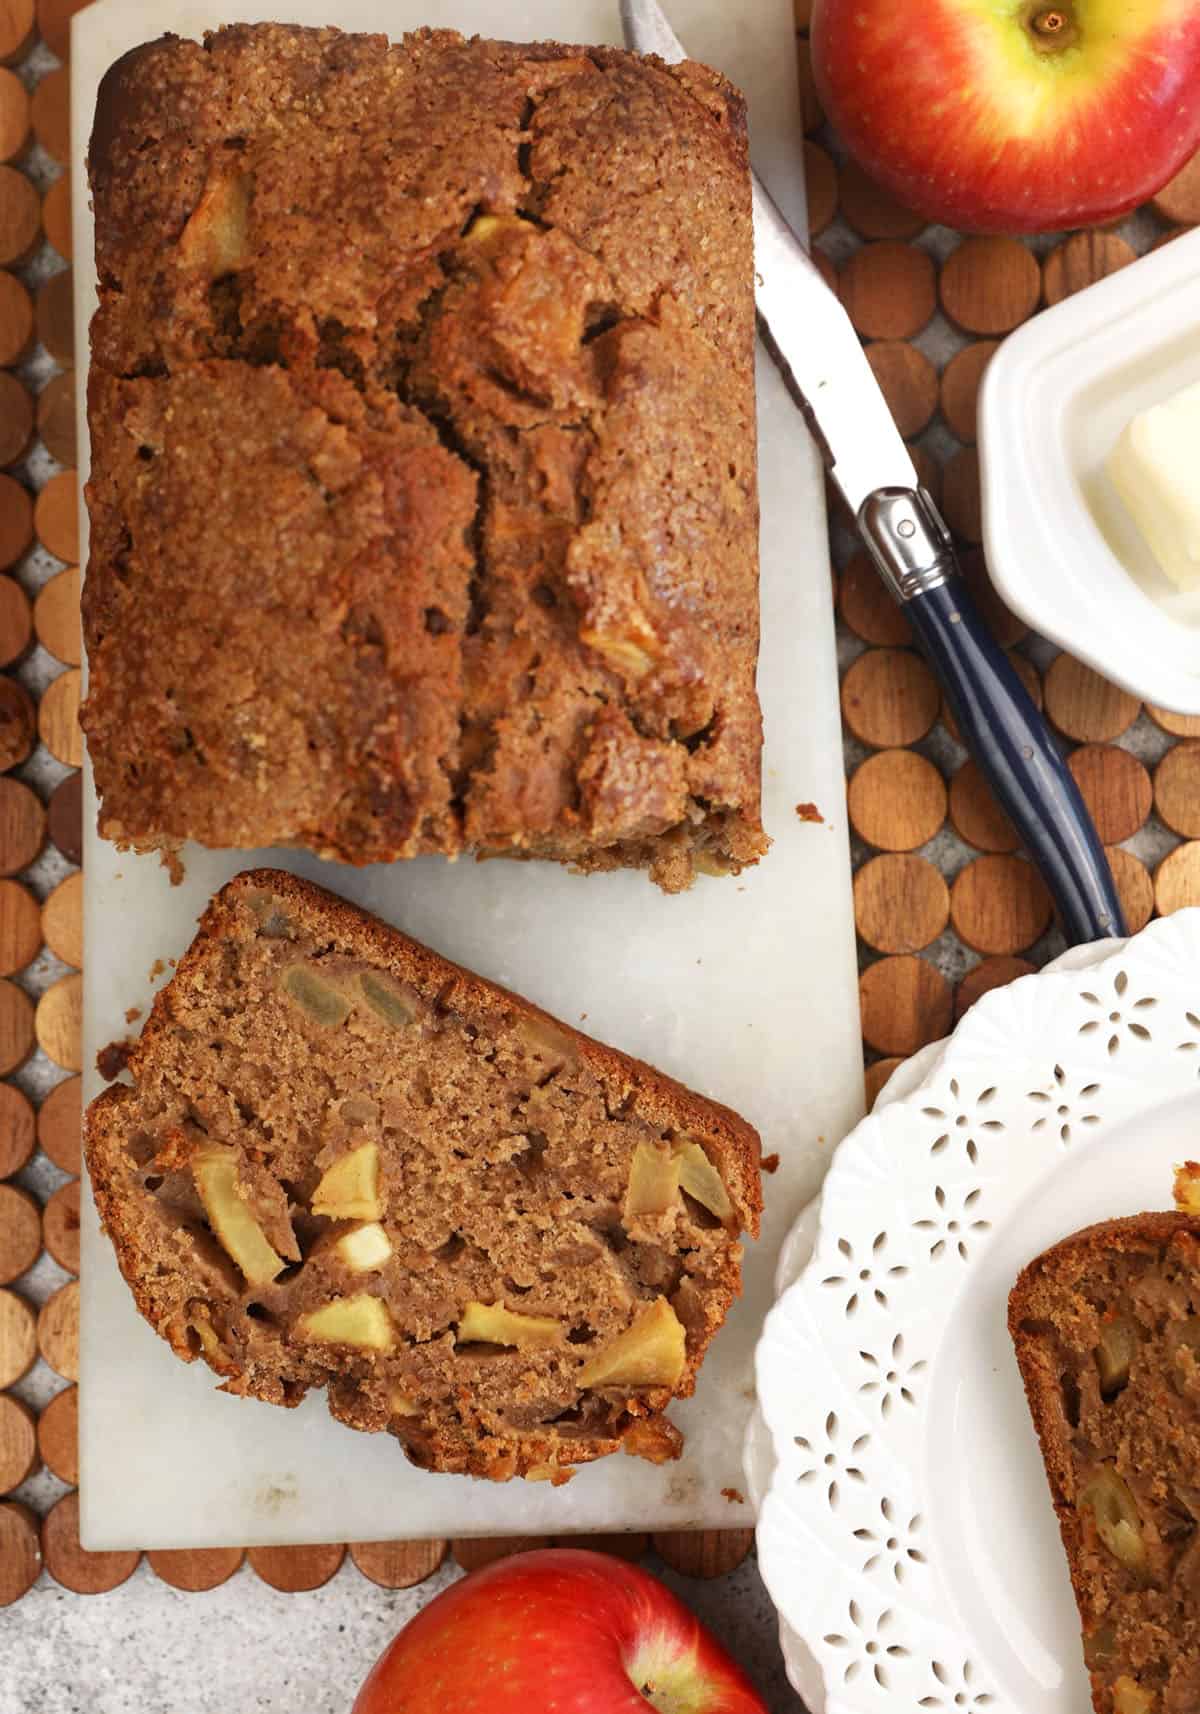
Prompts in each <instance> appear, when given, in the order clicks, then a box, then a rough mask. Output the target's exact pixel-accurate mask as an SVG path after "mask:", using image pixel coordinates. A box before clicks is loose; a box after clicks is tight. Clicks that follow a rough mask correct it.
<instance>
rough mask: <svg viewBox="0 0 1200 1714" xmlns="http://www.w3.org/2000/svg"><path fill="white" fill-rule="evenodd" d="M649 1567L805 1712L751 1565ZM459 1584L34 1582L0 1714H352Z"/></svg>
mask: <svg viewBox="0 0 1200 1714" xmlns="http://www.w3.org/2000/svg"><path fill="white" fill-rule="evenodd" d="M647 1563H648V1565H649V1567H650V1569H652V1570H654V1571H656V1572H658V1573H659V1574H661V1575H662V1576H663V1578H664V1580H665V1581H666V1582H667V1583H669V1584H670V1585H671V1587H672V1588H673V1589H675V1590H676V1591H677V1593H678V1594H679V1595H681V1596H682V1597H683V1599H684V1600H685V1601H686V1602H687V1603H688V1605H689V1606H690V1607H691V1608H692V1609H693V1610H694V1611H695V1612H697V1613H699V1615H700V1617H701V1618H702V1619H703V1620H704V1621H705V1622H706V1623H707V1624H708V1625H710V1626H711V1627H712V1629H713V1630H714V1631H715V1632H716V1634H717V1635H718V1636H719V1637H720V1638H721V1640H722V1641H723V1642H724V1643H725V1645H726V1647H727V1648H728V1649H729V1650H730V1652H731V1653H732V1654H734V1655H735V1656H736V1657H737V1659H738V1660H739V1661H740V1662H741V1664H742V1665H743V1666H744V1667H745V1669H746V1671H747V1672H748V1673H749V1674H750V1676H751V1678H753V1680H754V1682H755V1683H756V1684H757V1685H758V1687H759V1690H760V1692H761V1694H762V1696H763V1699H764V1701H765V1702H766V1705H767V1707H768V1709H769V1710H770V1714H796V1711H799V1710H801V1709H802V1704H801V1702H800V1700H799V1698H798V1697H797V1696H796V1694H795V1692H794V1691H793V1690H792V1689H791V1687H790V1686H789V1684H788V1682H787V1678H786V1676H785V1674H784V1670H783V1662H782V1659H781V1656H780V1653H779V1643H778V1639H777V1633H776V1627H775V1614H774V1609H773V1608H772V1606H771V1602H770V1598H769V1597H768V1595H767V1592H766V1590H765V1589H764V1588H763V1585H762V1581H761V1579H760V1578H759V1575H758V1570H757V1567H756V1566H755V1564H754V1561H753V1559H750V1560H747V1561H746V1563H745V1564H744V1565H742V1566H741V1567H740V1568H739V1569H738V1570H737V1571H735V1572H733V1573H732V1574H731V1575H730V1576H729V1577H724V1578H721V1579H719V1580H717V1581H715V1582H711V1583H700V1582H696V1581H694V1580H693V1579H691V1578H682V1577H676V1576H675V1575H674V1574H673V1573H672V1572H670V1571H666V1570H665V1569H664V1568H663V1566H662V1565H661V1564H660V1563H659V1562H657V1561H648V1562H647ZM457 1575H458V1573H457V1571H456V1570H455V1568H454V1567H453V1565H452V1564H450V1563H448V1564H447V1565H444V1566H443V1567H442V1569H441V1570H440V1571H439V1572H438V1573H437V1574H436V1576H434V1577H431V1578H430V1579H429V1581H428V1582H426V1583H423V1584H421V1585H420V1587H419V1588H416V1589H400V1590H395V1591H392V1590H386V1589H378V1588H376V1586H375V1585H374V1584H373V1583H369V1582H368V1581H367V1579H366V1578H365V1577H363V1576H362V1575H361V1574H360V1572H359V1571H358V1570H357V1568H356V1567H355V1566H354V1565H352V1564H351V1563H350V1562H349V1560H347V1561H346V1563H345V1564H344V1565H343V1566H342V1569H341V1570H340V1571H339V1572H338V1574H337V1576H336V1577H335V1578H334V1579H333V1580H332V1582H330V1583H328V1584H326V1586H325V1588H324V1589H318V1590H314V1591H313V1592H312V1593H311V1594H307V1595H281V1594H279V1593H278V1592H277V1591H275V1590H274V1589H269V1588H268V1587H267V1586H266V1585H265V1584H264V1583H262V1582H260V1581H259V1579H258V1578H257V1577H256V1576H255V1574H254V1573H253V1572H252V1571H251V1570H250V1569H249V1567H248V1566H243V1568H242V1569H241V1571H239V1572H238V1573H237V1574H236V1575H235V1576H234V1577H232V1578H231V1579H230V1581H229V1582H228V1583H226V1584H223V1585H222V1586H221V1588H219V1589H213V1590H210V1591H209V1592H208V1593H207V1594H204V1595H184V1594H181V1593H180V1592H179V1591H178V1590H175V1589H171V1588H168V1586H167V1585H166V1584H165V1583H161V1582H160V1581H159V1580H158V1578H157V1577H155V1575H154V1573H153V1572H152V1571H151V1570H150V1568H149V1566H148V1565H146V1564H142V1565H140V1566H139V1567H138V1569H137V1571H136V1572H135V1573H134V1574H133V1576H132V1577H131V1578H130V1580H129V1582H128V1583H125V1584H123V1585H122V1586H121V1587H120V1588H119V1589H114V1590H111V1591H110V1592H109V1593H108V1594H107V1595H93V1596H90V1597H87V1598H81V1597H80V1596H78V1595H72V1594H70V1593H69V1592H68V1591H67V1590H64V1589H60V1588H59V1587H58V1585H57V1584H55V1583H53V1582H52V1581H51V1579H50V1578H49V1577H46V1576H43V1577H42V1579H41V1581H40V1582H39V1583H38V1585H37V1587H36V1588H35V1589H33V1590H31V1591H30V1593H29V1594H28V1595H26V1596H25V1597H24V1599H23V1600H21V1601H19V1602H18V1603H17V1605H16V1606H15V1607H10V1608H8V1609H7V1610H6V1611H5V1612H2V1613H0V1714H254V1711H258V1710H263V1711H267V1710H269V1711H270V1714H284V1711H285V1710H286V1714H349V1709H350V1705H351V1703H352V1702H353V1700H354V1696H355V1692H356V1691H357V1689H358V1685H359V1683H360V1682H361V1681H362V1679H363V1678H364V1677H365V1676H366V1674H367V1672H368V1670H369V1668H370V1666H371V1664H372V1662H373V1661H374V1660H375V1658H376V1656H377V1655H378V1654H379V1653H380V1652H381V1650H382V1649H383V1647H384V1645H385V1644H386V1643H387V1642H388V1641H389V1640H390V1638H391V1637H392V1636H393V1635H394V1634H395V1632H396V1631H398V1630H399V1629H400V1627H401V1626H402V1625H403V1624H404V1623H405V1622H406V1621H407V1620H408V1619H409V1618H411V1617H412V1615H413V1614H414V1613H415V1612H416V1611H417V1609H418V1608H419V1607H421V1606H422V1605H424V1603H425V1602H426V1601H428V1600H429V1599H430V1598H431V1597H432V1596H433V1595H435V1594H436V1593H437V1592H438V1591H439V1590H440V1589H444V1588H445V1587H446V1585H447V1584H448V1583H451V1582H452V1581H453V1580H454V1578H455V1576H457ZM444 1714H453V1710H450V1709H447V1710H445V1711H444ZM530 1714H536V1710H533V1709H531V1710H530Z"/></svg>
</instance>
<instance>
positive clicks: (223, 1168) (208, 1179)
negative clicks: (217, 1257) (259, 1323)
mask: <svg viewBox="0 0 1200 1714" xmlns="http://www.w3.org/2000/svg"><path fill="white" fill-rule="evenodd" d="M192 1178H193V1179H194V1180H195V1184H196V1189H197V1191H198V1192H199V1195H200V1200H201V1202H202V1203H203V1204H204V1212H205V1213H206V1214H207V1215H208V1221H209V1225H210V1226H211V1227H212V1229H213V1231H214V1232H215V1233H216V1236H217V1239H218V1242H219V1243H220V1244H221V1246H222V1247H223V1248H224V1249H225V1250H226V1251H227V1252H228V1253H229V1255H230V1256H232V1257H233V1260H234V1261H235V1262H236V1263H237V1265H238V1267H239V1268H240V1269H241V1270H242V1273H243V1274H244V1275H245V1277H246V1279H247V1281H248V1282H249V1284H250V1285H253V1286H261V1285H269V1284H270V1283H271V1281H272V1280H273V1279H275V1278H276V1276H277V1275H278V1274H281V1273H282V1272H283V1269H284V1265H285V1264H284V1261H283V1258H282V1256H279V1255H277V1254H276V1252H275V1251H274V1250H273V1249H272V1248H271V1245H270V1244H269V1243H268V1242H267V1239H266V1235H265V1233H264V1232H263V1229H262V1227H261V1226H260V1225H259V1223H258V1221H257V1220H256V1219H255V1218H254V1216H253V1214H251V1212H250V1209H249V1208H248V1207H247V1205H246V1203H245V1201H244V1200H243V1198H242V1194H241V1190H240V1188H239V1186H238V1175H237V1151H236V1150H235V1149H229V1148H223V1147H222V1146H221V1145H220V1144H219V1143H213V1144H210V1145H209V1146H207V1147H205V1148H202V1149H198V1150H197V1151H196V1153H195V1154H194V1155H193V1156H192Z"/></svg>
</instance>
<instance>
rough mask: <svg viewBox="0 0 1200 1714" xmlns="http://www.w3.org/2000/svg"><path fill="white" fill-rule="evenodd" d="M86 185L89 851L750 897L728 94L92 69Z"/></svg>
mask: <svg viewBox="0 0 1200 1714" xmlns="http://www.w3.org/2000/svg"><path fill="white" fill-rule="evenodd" d="M89 175H90V182H91V188H92V195H93V199H94V204H95V210H96V255H97V265H98V274H99V292H100V307H99V309H98V311H97V314H96V316H95V319H94V321H93V324H92V369H91V382H90V388H89V422H90V426H91V436H92V476H91V480H90V482H89V484H88V489H87V498H88V506H89V511H90V516H91V557H90V562H89V568H88V576H87V581H86V586H85V590H84V596H83V607H84V625H85V632H86V639H87V646H88V658H89V662H90V694H89V696H88V700H87V703H86V707H85V709H84V713H83V723H84V727H85V730H86V732H87V735H88V742H89V747H90V751H91V756H92V761H93V765H94V769H95V775H96V783H97V788H98V792H99V795H100V798H101V811H100V827H101V831H102V833H103V834H104V835H105V836H106V837H108V838H110V839H113V840H115V841H117V842H118V843H122V844H127V845H131V846H133V847H135V848H137V849H149V848H154V847H156V846H157V847H160V848H161V847H164V846H171V845H174V844H176V843H178V842H180V841H182V840H184V839H188V838H192V839H197V840H200V841H201V842H203V843H205V844H208V845H213V846H221V847H243V848H246V847H255V846H267V845H274V844H285V843H293V844H302V845H305V846H308V847H310V848H311V849H313V850H315V851H317V852H318V853H320V854H322V855H324V856H329V857H335V858H339V859H341V860H343V861H348V862H352V863H368V862H377V861H388V860H392V859H394V858H400V857H410V856H415V855H417V854H419V853H423V852H443V853H447V854H451V855H453V854H455V853H458V852H460V851H467V850H472V851H475V852H478V853H484V854H504V855H509V856H532V857H545V858H552V859H556V860H560V861H563V862H568V863H572V864H575V865H577V866H579V867H583V868H590V869H596V868H613V867H618V866H624V865H634V866H639V865H640V866H645V867H648V868H649V869H650V870H651V872H652V874H653V876H654V878H655V879H656V880H657V881H658V882H659V884H660V885H661V886H663V887H664V888H666V889H668V890H678V889H680V888H682V887H685V886H687V885H688V884H689V882H690V880H691V879H692V877H693V875H694V873H695V872H696V870H697V869H700V870H703V871H705V872H716V873H724V872H728V871H734V872H736V871H738V870H739V869H740V868H741V866H742V865H744V864H747V863H753V862H755V861H756V860H757V859H758V857H759V856H760V855H761V854H762V852H763V851H764V849H765V846H766V841H765V838H764V835H763V832H762V827H761V820H760V804H759V779H760V750H761V717H760V713H759V707H758V702H757V698H756V694H755V686H754V674H755V662H756V657H757V648H758V589H757V579H758V572H757V499H756V494H757V489H756V475H755V423H754V350H753V343H754V305H753V271H752V270H753V259H752V241H751V221H750V187H749V173H748V157H747V150H746V132H745V115H744V105H743V102H742V99H741V97H740V96H739V95H738V93H737V92H736V91H735V90H734V89H733V88H732V87H731V86H730V85H729V84H728V83H726V82H725V81H724V80H723V79H722V78H720V77H719V76H718V75H717V74H716V73H713V72H710V71H708V70H706V69H705V68H703V67H701V66H697V65H691V64H687V65H682V66H671V67H668V66H664V65H662V64H660V63H658V62H656V61H652V60H644V59H639V58H637V57H635V56H632V55H629V54H627V53H623V52H619V51H617V50H613V49H607V48H597V49H586V50H585V49H579V48H567V47H561V46H558V45H556V44H551V43H542V44H534V45H528V46H519V47H518V46H513V45H509V44H504V43H496V42H488V41H482V40H478V39H476V40H471V41H467V40H464V39H463V38H462V37H460V36H458V35H457V34H455V33H453V32H450V31H444V30H423V31H420V32H418V33H416V34H414V35H410V36H406V37H404V39H403V40H402V41H400V42H397V43H396V44H394V45H389V44H388V42H387V41H386V40H385V39H384V38H383V37H381V36H354V35H344V34H342V33H341V32H339V31H337V30H333V29H327V30H308V29H300V28H293V27H285V26H280V25H274V24H263V25H253V26H250V25H236V26H232V27H230V28H227V29H222V30H219V31H217V32H216V33H215V34H211V35H209V36H208V37H206V39H205V41H204V43H203V44H200V43H196V42H190V41H185V40H180V39H178V38H175V37H169V36H168V37H163V38H162V39H161V40H159V41H157V42H153V43H151V44H149V45H147V46H145V47H141V48H137V49H135V50H134V51H133V52H132V53H130V54H127V55H126V56H125V57H124V58H123V59H121V60H119V61H118V62H117V63H116V64H115V65H114V66H113V67H112V68H111V69H110V71H109V72H108V73H107V75H106V77H105V79H104V81H103V83H102V85H101V89H100V95H99V100H98V105H97V111H96V119H95V128H94V131H93V134H92V141H91V149H90V155H89Z"/></svg>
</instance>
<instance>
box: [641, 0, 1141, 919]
mask: <svg viewBox="0 0 1200 1714" xmlns="http://www.w3.org/2000/svg"><path fill="white" fill-rule="evenodd" d="M620 11H621V24H622V28H623V30H624V35H625V42H626V45H627V46H628V47H630V48H633V49H634V50H635V51H636V52H638V53H643V54H656V55H657V56H658V57H659V58H660V59H662V60H664V61H666V62H667V64H669V65H675V64H678V63H679V62H680V61H681V60H685V59H687V57H688V55H687V51H686V49H685V48H684V46H683V44H682V43H681V42H680V40H679V38H678V37H677V36H676V35H675V32H674V31H673V30H672V28H671V26H670V23H669V22H668V20H667V17H666V15H665V13H664V12H663V10H662V7H661V6H660V5H659V4H658V0H620ZM751 182H752V186H753V219H754V250H755V258H754V260H755V302H756V306H757V309H758V314H759V319H760V322H761V323H762V325H763V327H764V329H765V331H766V333H767V335H768V340H767V343H768V345H769V346H770V347H771V349H772V352H773V355H774V356H775V359H776V361H777V362H778V363H779V365H780V367H781V369H782V370H783V372H784V376H785V379H786V380H788V381H789V382H790V384H791V386H792V389H793V391H794V394H795V396H796V398H797V402H798V403H799V405H800V408H801V409H802V410H803V412H804V415H805V418H806V420H807V422H808V423H809V426H810V428H811V429H812V430H813V433H814V436H815V438H816V441H817V444H818V446H819V447H820V448H821V451H822V454H823V456H824V459H825V462H826V464H827V465H828V467H829V470H830V473H831V475H832V477H833V480H834V482H835V483H836V484H837V487H838V489H839V490H840V492H841V494H842V496H843V498H844V499H845V501H846V504H847V506H848V507H849V510H850V516H851V518H852V519H853V520H854V525H855V528H856V529H857V531H858V534H859V536H860V537H861V538H862V540H863V542H864V544H865V545H866V547H867V548H868V550H869V551H870V554H871V557H872V559H873V560H874V562H875V565H876V568H877V569H878V571H879V573H880V575H881V577H882V578H883V581H884V583H885V584H886V585H887V588H888V590H889V592H890V593H891V594H892V596H893V597H894V598H895V599H896V600H897V601H898V602H900V603H901V605H902V606H903V608H904V611H905V613H906V614H907V616H908V618H909V620H910V622H911V624H912V627H913V630H914V632H915V634H916V638H917V641H918V642H919V643H920V645H921V647H922V649H923V650H924V652H925V654H926V656H927V658H928V660H929V662H930V665H931V666H932V667H933V670H934V672H935V673H936V674H937V676H938V678H939V679H940V681H941V684H942V688H943V690H944V691H945V693H946V699H947V701H948V703H949V705H950V707H951V709H952V711H953V713H954V715H955V717H956V719H957V721H958V727H959V731H960V732H961V734H962V737H963V741H964V743H965V744H966V745H967V747H968V749H970V750H971V751H972V752H973V754H974V756H975V759H976V761H977V762H978V763H979V766H980V767H981V769H982V770H983V772H984V774H985V775H986V777H987V779H988V781H989V783H990V785H991V787H992V790H993V791H994V792H995V794H996V796H997V798H998V799H999V801H1000V803H1001V805H1002V806H1003V808H1004V809H1005V810H1006V811H1007V812H1008V815H1009V817H1010V819H1011V820H1012V821H1013V823H1014V825H1015V827H1016V829H1017V832H1018V834H1019V835H1020V837H1021V840H1022V842H1023V843H1024V845H1025V847H1026V850H1027V851H1028V852H1029V855H1030V856H1031V857H1032V858H1033V860H1034V862H1035V864H1036V865H1037V867H1038V869H1039V870H1040V871H1041V874H1042V877H1043V879H1044V880H1045V882H1046V884H1047V886H1048V887H1049V890H1050V892H1051V894H1052V896H1053V898H1054V900H1055V903H1056V904H1057V906H1058V911H1059V917H1060V919H1061V922H1062V926H1063V930H1064V933H1065V934H1066V936H1067V939H1068V941H1069V942H1070V943H1072V944H1082V943H1084V942H1087V941H1092V940H1102V939H1106V938H1110V937H1114V936H1123V935H1124V934H1125V933H1126V932H1127V930H1126V928H1125V920H1124V915H1123V912H1122V908H1121V902H1120V899H1119V898H1118V896H1117V891H1116V886H1115V884H1114V881H1113V878H1112V871H1111V869H1110V868H1109V864H1108V859H1107V857H1106V856H1105V854H1104V847H1103V845H1102V844H1101V842H1100V839H1099V837H1098V835H1097V833H1096V829H1095V827H1094V825H1093V823H1092V820H1091V816H1090V815H1089V813H1088V810H1087V806H1086V805H1085V803H1084V801H1083V798H1082V796H1081V795H1080V792H1079V788H1078V786H1077V785H1076V783H1075V780H1074V778H1073V776H1072V775H1071V773H1070V771H1069V769H1068V768H1067V766H1066V764H1065V762H1064V761H1063V758H1062V756H1061V755H1060V753H1059V750H1058V747H1057V745H1056V744H1055V741H1054V739H1053V737H1052V735H1051V733H1050V730H1049V728H1048V726H1047V725H1046V723H1045V721H1044V720H1043V719H1042V716H1041V714H1040V713H1039V711H1038V709H1037V708H1036V707H1035V705H1034V703H1033V701H1032V699H1031V698H1030V696H1029V693H1028V691H1027V690H1026V689H1025V687H1024V685H1023V684H1022V683H1021V681H1020V679H1019V678H1018V677H1017V675H1016V673H1015V671H1014V670H1013V667H1012V664H1011V662H1010V661H1009V660H1008V657H1007V656H1006V655H1005V653H1004V651H1003V650H1002V649H1001V648H1000V646H999V645H998V643H997V642H996V640H995V638H994V637H993V636H992V635H991V633H990V632H989V631H988V629H987V626H986V624H985V623H984V620H983V618H982V616H981V614H980V613H979V610H978V608H977V607H976V605H975V602H974V600H973V599H972V597H971V595H970V592H969V591H968V589H967V587H966V585H965V584H964V582H963V580H962V576H961V573H960V571H959V567H958V564H957V561H956V559H955V554H954V541H953V537H952V536H951V534H950V531H949V530H948V529H947V527H946V524H945V523H944V521H943V519H942V517H941V515H940V513H939V512H938V510H937V507H936V506H935V505H934V503H933V500H932V499H931V498H930V496H929V495H928V494H927V493H926V492H925V490H924V489H923V488H922V487H921V486H920V484H919V483H918V481H917V474H916V470H915V468H914V466H913V461H912V458H911V456H910V454H909V451H908V448H907V447H906V446H905V444H904V441H903V438H902V437H901V435H900V432H899V430H898V429H897V427H896V424H895V422H894V420H893V418H892V415H891V412H890V411H889V409H888V406H887V403H886V401H885V399H884V397H883V394H882V393H881V392H880V389H879V385H878V383H877V381H876V380H875V377H874V375H873V373H872V371H871V367H870V365H869V364H868V362H867V358H866V352H865V351H864V349H863V346H862V344H861V342H860V340H859V337H858V334H857V332H856V331H855V329H854V326H853V323H852V322H851V321H850V318H849V316H848V315H847V314H846V312H845V310H844V309H843V308H842V305H841V303H840V302H839V300H838V299H837V298H836V297H835V296H834V294H833V292H831V291H830V289H829V287H828V286H827V285H826V284H825V281H824V280H823V279H822V278H821V275H820V274H819V273H818V272H817V269H816V268H815V266H814V265H813V263H812V261H811V260H810V258H809V256H808V253H807V251H806V250H805V248H804V245H803V244H802V243H801V242H800V240H799V238H798V237H797V236H796V234H795V232H794V231H793V230H792V228H791V226H790V225H789V224H788V222H787V220H786V219H785V218H784V216H783V215H782V214H781V212H780V210H779V208H778V207H777V205H776V203H775V202H774V200H773V198H772V197H771V195H770V192H769V191H768V190H767V188H766V186H765V185H764V184H763V183H762V181H761V180H760V179H759V177H758V174H757V173H752V175H751Z"/></svg>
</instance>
